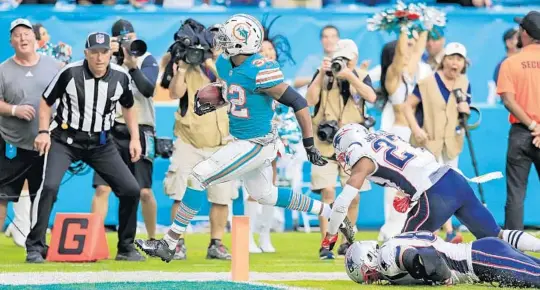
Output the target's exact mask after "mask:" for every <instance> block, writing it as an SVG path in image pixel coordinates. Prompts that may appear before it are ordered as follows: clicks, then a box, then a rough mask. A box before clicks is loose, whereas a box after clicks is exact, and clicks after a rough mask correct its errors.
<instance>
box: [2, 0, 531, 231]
mask: <svg viewBox="0 0 540 290" xmlns="http://www.w3.org/2000/svg"><path fill="white" fill-rule="evenodd" d="M379 9H380V8H359V9H352V10H351V9H345V8H343V9H340V8H338V9H334V10H314V11H309V10H277V9H273V10H272V9H266V10H260V9H234V10H226V9H223V8H215V9H214V8H206V9H203V8H195V9H192V10H190V11H185V10H183V11H182V10H163V9H160V8H158V9H156V10H155V11H144V10H134V9H133V8H126V7H123V6H118V7H114V8H104V7H84V8H81V7H77V8H76V9H71V8H69V7H68V8H65V9H64V11H60V10H59V9H55V8H53V7H49V6H39V7H36V6H20V7H19V8H18V9H17V10H14V11H7V12H3V13H1V14H0V31H2V33H3V35H4V37H3V39H4V41H5V42H4V45H3V46H2V47H1V48H0V59H2V60H4V59H6V58H8V57H9V56H11V55H12V54H13V50H12V49H11V47H10V46H9V44H8V43H9V23H10V22H11V21H12V20H13V19H15V18H17V17H27V18H29V19H30V20H31V21H32V22H40V23H42V24H43V25H44V26H45V27H46V28H47V29H48V30H49V34H50V35H51V37H52V41H53V42H57V41H63V42H65V43H68V44H70V45H72V47H73V51H74V59H79V58H82V57H83V49H84V39H85V36H86V35H87V34H88V33H89V32H92V31H107V32H108V31H110V27H111V25H112V23H113V22H114V21H116V20H117V19H119V18H125V19H128V20H130V21H131V22H132V23H133V25H134V27H135V29H136V31H137V33H138V35H139V37H140V38H141V39H144V40H145V41H146V42H147V43H148V47H149V51H150V52H151V53H152V54H154V55H156V56H157V57H158V58H159V57H160V56H161V55H163V53H164V51H165V50H166V49H167V48H168V46H169V45H170V43H171V41H172V40H173V34H174V33H175V32H176V30H177V29H178V28H179V25H180V23H181V21H183V20H185V19H187V18H188V17H192V18H194V19H196V20H198V21H200V22H202V23H203V24H205V25H211V24H214V23H217V22H221V21H223V20H225V19H226V18H227V17H228V16H230V15H232V14H235V13H240V12H242V13H250V14H252V15H254V16H256V17H258V18H261V17H262V15H263V13H265V12H269V13H270V15H271V16H274V15H282V16H283V17H282V18H281V19H280V20H278V21H277V22H276V24H275V27H274V28H273V33H281V34H284V35H286V36H287V37H288V39H289V41H290V43H291V46H292V48H293V49H292V55H293V57H294V59H295V60H296V62H297V63H298V64H301V63H302V62H303V60H304V58H305V57H306V56H308V55H310V54H320V53H321V51H320V42H319V31H320V29H321V28H322V27H323V26H324V25H326V24H330V23H331V24H334V25H336V26H337V27H338V28H339V29H340V31H341V37H342V38H351V39H353V40H354V41H355V42H356V43H357V44H358V47H359V50H360V59H361V60H364V59H370V60H371V65H372V67H373V66H376V65H378V64H379V58H380V56H379V54H380V51H381V48H382V46H383V45H384V43H386V42H388V41H391V40H393V39H395V36H394V35H388V34H385V33H375V32H368V31H367V29H366V20H367V19H368V18H369V17H370V16H371V15H372V14H373V13H374V12H376V11H378V10H379ZM536 10H538V9H536ZM527 11H528V9H520V8H511V9H510V8H505V9H500V10H489V11H488V10H476V9H464V8H460V7H457V6H452V7H450V8H448V10H447V15H448V19H449V21H448V22H449V27H448V29H447V32H446V37H447V41H458V42H461V43H463V44H464V45H465V46H466V47H467V49H468V53H469V59H470V61H471V67H470V69H469V71H468V75H469V78H470V80H471V83H472V90H473V102H474V103H475V104H477V105H478V107H479V108H481V111H482V114H483V118H482V125H481V126H480V128H479V129H477V130H475V131H473V133H472V134H473V137H472V140H473V144H474V149H475V152H476V156H477V159H478V165H479V170H480V172H481V173H487V172H491V171H501V172H503V173H504V172H505V159H506V149H507V138H508V130H509V125H508V121H507V119H508V114H507V112H506V110H505V109H504V107H502V106H501V105H500V104H499V103H498V101H496V100H495V99H493V98H492V97H489V95H493V94H492V93H491V92H490V91H489V89H488V83H489V82H490V81H491V79H492V76H493V70H494V68H495V66H496V64H497V63H498V62H499V61H500V60H501V59H502V58H503V57H504V46H503V43H502V33H503V32H504V31H505V30H506V29H508V28H510V27H512V26H514V25H515V24H514V23H513V22H512V19H513V17H514V16H519V15H523V14H525V13H526V12H527ZM297 68H298V66H296V67H293V66H290V65H287V66H285V67H284V68H283V71H284V73H285V75H286V77H287V78H288V79H293V78H294V76H295V73H296V70H297ZM156 110H157V114H156V115H157V118H158V119H157V124H158V125H157V133H158V135H159V136H171V135H172V127H173V121H174V117H173V112H174V110H175V107H174V106H171V105H170V104H158V105H157V108H156ZM375 115H377V113H375ZM168 164H169V162H168V160H164V159H158V160H156V161H155V170H154V186H153V190H154V192H155V195H156V199H157V202H158V223H159V224H163V225H167V224H169V223H170V206H171V201H170V200H169V199H168V197H166V196H165V195H164V193H163V189H162V181H163V177H164V174H165V172H166V170H167V167H168ZM459 167H460V169H461V170H462V171H463V172H464V173H465V174H466V175H467V176H470V177H471V176H473V175H474V171H473V168H472V165H471V159H470V156H469V150H468V147H465V148H464V151H463V154H462V155H461V157H460V161H459ZM305 168H306V172H305V174H304V175H305V176H306V177H307V178H309V166H306V167H305ZM92 174H93V173H92V172H90V173H89V174H87V175H84V176H75V177H73V178H71V179H69V180H67V178H68V176H66V177H65V180H66V182H65V184H64V185H63V186H62V187H61V189H60V192H59V196H58V201H57V202H56V204H55V206H54V211H53V214H52V215H51V224H52V221H53V219H54V214H55V213H56V212H88V211H89V210H90V204H91V200H92V195H93V189H92V187H91V181H92ZM473 188H474V189H475V192H477V187H476V186H475V185H474V184H473ZM281 190H287V189H281ZM339 190H340V189H338V191H339ZM484 191H485V195H486V201H487V205H488V208H489V209H490V211H491V212H492V213H493V215H494V216H495V218H496V220H497V222H498V223H499V224H501V225H502V224H503V223H504V204H505V199H506V182H505V179H499V180H495V181H492V182H489V183H487V184H484ZM539 192H540V186H539V183H538V175H537V174H536V171H535V170H534V168H533V169H532V171H531V175H530V177H529V187H528V191H527V197H526V202H525V224H527V225H533V226H534V225H539V224H540V215H538V214H535V208H537V206H538V204H540V195H539ZM477 194H478V192H477ZM312 196H314V197H316V195H314V194H312ZM117 208H118V200H117V199H116V198H115V197H114V195H111V198H110V210H109V214H108V216H107V218H106V220H105V223H106V224H113V225H114V224H117V223H118V218H117V212H118V211H117ZM233 211H234V214H243V206H242V202H241V199H238V200H236V201H235V202H234V205H233ZM9 214H10V216H12V214H13V212H12V211H11V210H10V212H9ZM207 214H208V205H205V206H204V207H203V209H202V210H201V213H200V215H201V217H202V216H205V215H207ZM286 216H287V219H286V226H287V228H289V229H290V228H291V221H290V213H286ZM139 219H140V220H141V221H142V217H141V216H140V215H139ZM383 221H384V217H383V190H382V189H381V188H380V187H378V186H374V188H373V190H371V191H369V192H364V193H362V197H361V202H360V215H359V219H358V227H360V228H378V227H380V226H381V225H382V223H383ZM455 222H456V223H457V221H456V220H455ZM313 223H314V224H315V223H316V222H315V221H313Z"/></svg>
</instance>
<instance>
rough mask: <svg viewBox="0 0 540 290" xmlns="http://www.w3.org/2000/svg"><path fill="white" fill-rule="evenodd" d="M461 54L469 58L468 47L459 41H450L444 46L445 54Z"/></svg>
mask: <svg viewBox="0 0 540 290" xmlns="http://www.w3.org/2000/svg"><path fill="white" fill-rule="evenodd" d="M452 54H459V55H461V56H463V57H464V58H467V49H466V48H465V46H464V45H463V44H461V43H459V42H450V43H449V44H447V45H446V47H445V48H444V55H452Z"/></svg>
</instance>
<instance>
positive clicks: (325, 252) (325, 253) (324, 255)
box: [319, 248, 334, 260]
mask: <svg viewBox="0 0 540 290" xmlns="http://www.w3.org/2000/svg"><path fill="white" fill-rule="evenodd" d="M319 259H321V260H333V259H334V253H332V251H330V250H329V249H327V248H320V249H319Z"/></svg>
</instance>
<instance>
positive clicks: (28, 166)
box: [0, 18, 60, 247]
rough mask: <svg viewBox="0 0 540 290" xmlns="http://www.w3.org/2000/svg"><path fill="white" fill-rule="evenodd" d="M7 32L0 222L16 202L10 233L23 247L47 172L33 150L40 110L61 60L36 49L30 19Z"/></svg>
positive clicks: (0, 101) (0, 122) (1, 75)
mask: <svg viewBox="0 0 540 290" xmlns="http://www.w3.org/2000/svg"><path fill="white" fill-rule="evenodd" d="M9 31H10V44H11V46H12V47H13V49H14V50H15V54H14V55H13V56H12V57H10V58H8V59H7V60H5V61H4V62H3V63H2V64H0V227H3V226H4V223H5V218H6V215H7V204H8V202H13V210H14V212H15V218H14V220H13V222H12V223H10V224H9V226H8V228H7V229H6V235H9V236H12V237H13V241H14V242H15V244H16V245H18V246H20V247H24V243H25V239H26V236H27V235H28V233H29V232H30V204H31V202H30V201H31V200H32V201H33V200H34V197H35V195H36V193H37V191H38V189H39V186H40V185H41V181H42V178H41V177H42V175H43V174H42V172H43V157H42V156H39V154H38V152H36V151H35V150H34V141H33V139H35V138H36V135H37V134H38V118H37V116H36V112H37V111H38V109H39V103H40V100H41V94H42V93H43V91H44V90H45V88H46V87H47V85H48V84H49V83H50V82H51V80H52V79H53V77H54V75H55V74H56V73H57V72H58V70H59V69H60V63H59V62H57V61H56V60H54V59H53V58H52V57H49V56H44V55H40V54H38V53H36V50H35V49H36V37H35V35H34V33H33V31H32V25H31V23H30V21H28V20H26V19H21V18H19V19H16V20H14V21H13V22H11V27H10V30H9ZM25 182H27V183H25Z"/></svg>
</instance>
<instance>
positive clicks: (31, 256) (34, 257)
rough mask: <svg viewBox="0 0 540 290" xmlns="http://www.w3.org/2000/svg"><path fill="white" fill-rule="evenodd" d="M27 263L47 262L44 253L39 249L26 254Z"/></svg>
mask: <svg viewBox="0 0 540 290" xmlns="http://www.w3.org/2000/svg"><path fill="white" fill-rule="evenodd" d="M26 263H34V264H41V263H45V259H44V258H43V255H42V253H40V252H37V251H32V252H28V254H26Z"/></svg>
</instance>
